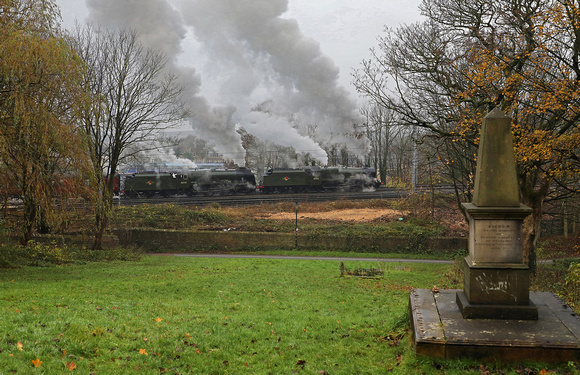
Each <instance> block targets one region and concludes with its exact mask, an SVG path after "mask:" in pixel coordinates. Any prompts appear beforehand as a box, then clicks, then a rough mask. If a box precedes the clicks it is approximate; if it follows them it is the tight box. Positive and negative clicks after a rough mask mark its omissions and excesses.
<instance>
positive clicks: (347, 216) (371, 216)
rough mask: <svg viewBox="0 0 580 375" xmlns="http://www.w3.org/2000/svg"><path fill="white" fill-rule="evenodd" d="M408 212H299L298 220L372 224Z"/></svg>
mask: <svg viewBox="0 0 580 375" xmlns="http://www.w3.org/2000/svg"><path fill="white" fill-rule="evenodd" d="M406 214H407V213H406V212H401V211H397V210H391V209H388V208H381V209H372V208H355V209H345V210H334V211H328V212H300V211H298V218H301V219H303V218H311V219H319V220H338V221H355V222H363V223H364V222H370V221H373V220H376V219H378V218H384V219H386V220H387V221H391V220H397V219H398V218H399V217H401V216H404V215H406ZM295 217H296V213H294V212H280V213H276V214H269V215H266V216H265V218H266V219H288V220H291V219H294V218H295Z"/></svg>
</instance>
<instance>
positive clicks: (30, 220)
mask: <svg viewBox="0 0 580 375" xmlns="http://www.w3.org/2000/svg"><path fill="white" fill-rule="evenodd" d="M23 210H24V222H25V224H24V231H23V233H22V238H21V240H20V243H21V244H22V246H26V245H27V244H28V241H30V239H31V238H32V230H33V229H34V222H35V221H36V214H37V208H36V203H35V202H34V201H31V200H30V199H26V198H25V199H24V207H23Z"/></svg>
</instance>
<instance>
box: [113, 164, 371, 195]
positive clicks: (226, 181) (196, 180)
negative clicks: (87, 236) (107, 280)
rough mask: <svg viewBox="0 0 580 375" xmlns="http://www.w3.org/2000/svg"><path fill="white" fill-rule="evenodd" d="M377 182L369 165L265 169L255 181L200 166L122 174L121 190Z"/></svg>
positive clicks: (245, 190) (304, 188) (239, 190)
mask: <svg viewBox="0 0 580 375" xmlns="http://www.w3.org/2000/svg"><path fill="white" fill-rule="evenodd" d="M378 186H380V182H379V181H378V180H377V175H376V172H375V170H373V169H372V168H342V167H332V168H320V167H304V168H294V169H269V170H268V171H267V172H266V173H265V174H264V176H263V177H262V183H261V184H260V185H257V184H256V177H255V175H254V174H253V173H252V171H250V170H249V169H246V168H238V169H202V170H193V171H190V172H188V173H173V172H159V173H156V172H146V173H135V174H130V175H126V176H125V177H124V179H123V182H122V189H121V192H122V193H124V195H126V196H128V197H132V198H136V197H153V196H155V195H160V196H163V197H169V196H173V195H189V196H196V195H204V196H210V195H236V194H254V193H256V192H261V193H306V192H323V191H361V190H364V189H375V188H377V187H378Z"/></svg>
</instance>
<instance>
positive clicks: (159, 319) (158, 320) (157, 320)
mask: <svg viewBox="0 0 580 375" xmlns="http://www.w3.org/2000/svg"><path fill="white" fill-rule="evenodd" d="M162 320H163V319H161V318H157V319H155V321H156V322H160V321H162Z"/></svg>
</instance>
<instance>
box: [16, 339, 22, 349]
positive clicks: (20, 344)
mask: <svg viewBox="0 0 580 375" xmlns="http://www.w3.org/2000/svg"><path fill="white" fill-rule="evenodd" d="M16 347H17V348H18V350H24V349H22V343H21V342H20V341H18V343H17V344H16Z"/></svg>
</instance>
